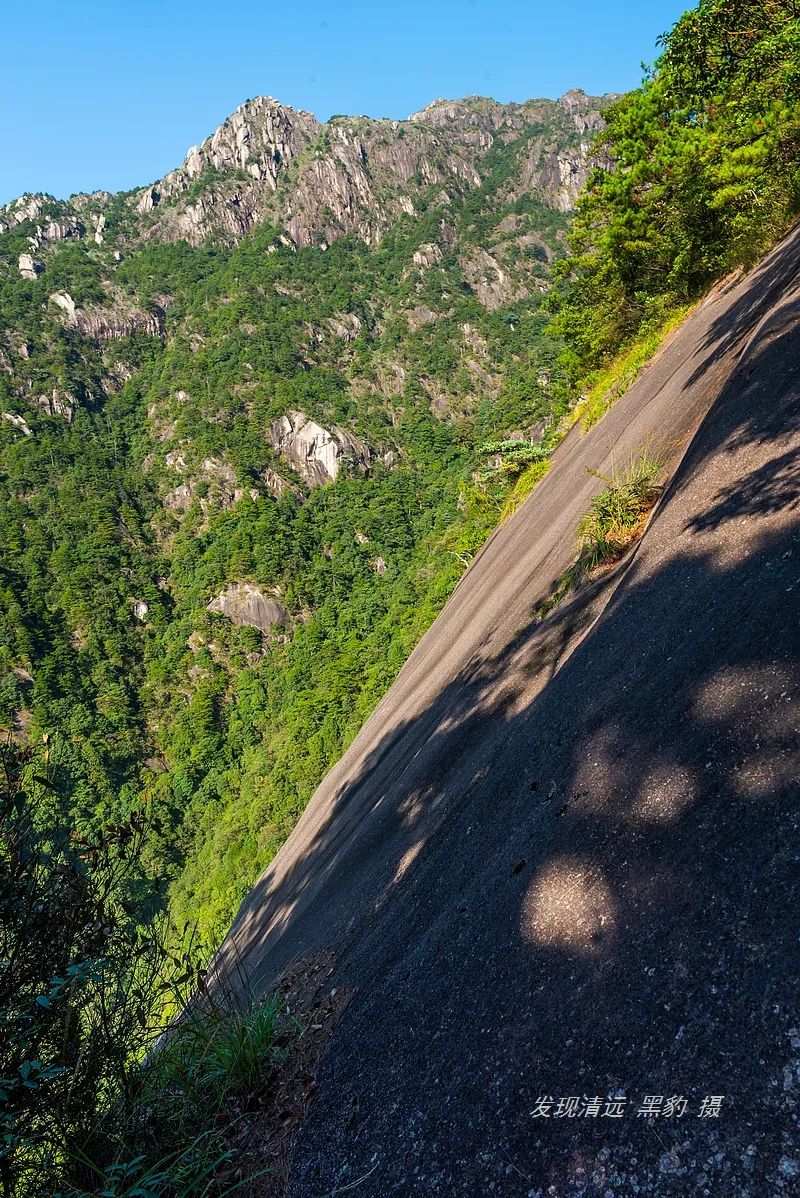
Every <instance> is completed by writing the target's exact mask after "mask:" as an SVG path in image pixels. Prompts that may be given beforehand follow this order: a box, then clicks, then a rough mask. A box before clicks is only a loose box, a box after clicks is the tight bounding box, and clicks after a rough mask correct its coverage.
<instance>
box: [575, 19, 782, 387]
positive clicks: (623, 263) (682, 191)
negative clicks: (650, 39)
mask: <svg viewBox="0 0 800 1198" xmlns="http://www.w3.org/2000/svg"><path fill="white" fill-rule="evenodd" d="M660 44H661V48H662V53H661V56H660V58H659V59H658V60H657V62H656V63H655V66H654V67H653V68H652V70H650V71H649V72H648V74H647V76H646V78H645V81H644V83H643V84H642V86H641V87H640V88H639V89H638V90H636V91H633V92H630V93H629V94H628V95H626V96H623V97H622V99H620V100H619V101H618V102H617V103H616V104H614V105H613V106H612V107H611V108H610V109H609V110H608V111H607V112H606V114H605V116H606V128H605V131H604V133H603V134H602V135H601V137H600V140H599V143H598V146H597V149H598V151H603V150H605V152H607V153H608V154H609V155H610V159H611V160H613V164H614V169H613V170H606V169H604V170H598V171H596V172H595V175H594V177H593V178H592V179H591V180H590V182H589V185H588V187H587V188H586V190H585V192H584V194H583V196H582V197H581V199H580V202H579V205H578V211H577V216H576V219H575V222H574V225H573V229H572V234H571V242H570V245H571V254H570V256H569V257H568V258H567V259H566V260H565V261H564V263H563V264H562V266H561V270H562V273H563V275H564V277H565V278H568V279H569V286H568V288H567V290H566V296H565V298H564V300H563V302H562V305H561V308H560V312H559V314H558V318H557V327H558V328H559V330H560V331H561V333H562V334H563V335H565V337H566V339H567V341H568V343H569V347H570V363H571V369H572V372H573V375H574V376H575V377H576V378H578V377H583V376H585V374H586V373H587V371H591V370H592V369H595V368H596V367H597V366H598V365H599V364H601V363H602V362H603V361H604V360H605V359H607V358H608V356H609V355H610V354H612V353H615V352H616V351H617V350H618V349H619V348H620V346H621V345H623V344H625V343H626V342H627V341H628V340H630V339H631V338H633V337H635V336H636V334H637V332H638V331H639V330H640V329H641V328H642V327H643V326H644V325H650V326H651V327H653V326H655V325H658V324H660V323H661V322H662V321H663V320H664V319H665V318H666V317H667V316H668V315H669V314H670V313H671V312H672V311H673V310H674V308H675V307H676V306H678V305H682V304H685V303H686V302H687V301H690V300H692V299H693V298H694V297H696V296H697V295H698V294H700V293H701V292H702V291H703V290H704V289H705V288H706V287H707V286H708V285H709V283H710V282H712V281H713V280H714V279H715V278H717V277H718V276H719V275H720V274H722V273H724V272H725V271H727V270H729V269H730V268H731V267H734V266H738V265H741V264H745V263H748V262H750V261H752V260H753V258H754V257H755V256H756V255H758V254H759V253H760V252H761V251H762V250H763V249H764V248H765V247H766V246H767V245H769V244H770V243H771V241H773V240H774V239H775V237H776V236H777V235H778V234H779V233H780V232H781V231H782V230H783V228H784V227H785V226H786V224H787V222H788V221H790V220H791V219H792V217H793V215H794V214H795V213H796V212H797V208H798V201H799V200H800V16H798V13H797V9H796V6H795V5H794V4H793V3H791V0H769V2H768V3H764V2H763V0H737V3H735V4H732V3H730V2H729V0H701V3H700V4H699V5H698V7H697V8H696V9H694V10H692V11H691V12H687V13H685V14H684V15H683V17H681V19H680V20H679V21H678V22H677V24H676V25H675V27H674V28H673V29H672V30H671V32H670V33H668V34H666V35H664V37H663V38H661V39H660Z"/></svg>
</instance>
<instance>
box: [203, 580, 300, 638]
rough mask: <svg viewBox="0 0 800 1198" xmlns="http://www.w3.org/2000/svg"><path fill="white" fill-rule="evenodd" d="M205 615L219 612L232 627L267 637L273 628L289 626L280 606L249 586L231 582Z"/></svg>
mask: <svg viewBox="0 0 800 1198" xmlns="http://www.w3.org/2000/svg"><path fill="white" fill-rule="evenodd" d="M207 610H208V611H214V612H220V614H221V615H223V616H227V617H228V619H229V620H230V621H231V623H233V624H238V625H240V626H247V627H249V628H259V629H260V630H261V631H262V632H263V633H269V632H271V631H272V629H274V628H275V627H279V628H287V627H288V626H289V622H290V621H289V613H288V612H287V610H286V608H285V607H284V606H283V604H282V603H278V601H277V600H276V599H275V598H273V597H271V596H269V595H265V594H264V592H263V591H261V590H259V588H258V587H256V586H253V585H252V584H251V583H249V582H231V583H228V585H227V586H226V587H225V588H224V589H223V590H222V591H220V593H219V595H217V596H215V598H213V599H212V600H211V601H210V602H209V603H208V605H207Z"/></svg>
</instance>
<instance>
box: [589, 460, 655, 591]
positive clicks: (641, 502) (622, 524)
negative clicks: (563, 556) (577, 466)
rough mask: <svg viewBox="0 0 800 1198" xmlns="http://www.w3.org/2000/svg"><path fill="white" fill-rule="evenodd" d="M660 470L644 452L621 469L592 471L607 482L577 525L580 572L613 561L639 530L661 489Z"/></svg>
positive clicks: (642, 526) (620, 554)
mask: <svg viewBox="0 0 800 1198" xmlns="http://www.w3.org/2000/svg"><path fill="white" fill-rule="evenodd" d="M593 473H594V472H593ZM660 474H661V463H660V462H659V461H658V459H657V458H655V457H651V456H650V455H647V454H645V455H644V456H643V457H641V458H639V459H638V461H635V462H632V463H631V465H630V466H629V467H628V468H627V469H626V470H624V471H622V472H619V471H616V470H614V471H612V473H611V474H610V475H603V474H596V475H595V477H597V478H600V479H602V480H603V482H605V483H607V484H608V485H607V487H606V489H605V490H604V491H601V492H600V494H599V495H596V496H595V497H594V499H593V500H592V503H591V506H590V508H589V511H588V512H587V513H586V515H585V516H584V517H583V519H582V520H581V522H580V524H579V525H578V561H579V562H582V563H583V572H584V573H590V572H591V571H592V570H596V569H597V568H598V567H599V566H604V565H608V564H609V563H611V562H614V561H616V560H617V559H618V558H619V557H621V556H622V554H623V553H624V552H625V550H626V549H627V547H628V545H630V543H631V542H632V541H634V540H636V538H637V537H638V536H639V535H640V534H641V532H642V530H643V528H644V525H645V523H646V521H647V517H648V515H649V513H650V510H651V508H652V507H653V504H654V503H655V501H656V498H657V496H658V493H659V491H660V489H661V488H660V486H659V483H658V480H659V476H660Z"/></svg>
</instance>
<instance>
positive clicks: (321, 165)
mask: <svg viewBox="0 0 800 1198" xmlns="http://www.w3.org/2000/svg"><path fill="white" fill-rule="evenodd" d="M602 103H603V101H600V100H598V99H596V98H595V97H591V96H586V95H585V94H584V93H583V92H580V91H572V92H567V93H566V95H565V96H563V97H562V98H561V99H560V100H558V101H553V100H533V101H528V102H526V103H525V104H505V105H504V104H499V103H497V102H496V101H494V100H488V99H484V98H481V97H475V96H473V97H467V98H466V99H464V100H456V101H436V102H435V103H433V104H431V105H429V106H428V107H427V108H424V109H423V110H422V111H421V112H418V113H415V114H414V115H413V116H412V117H410V118H409V120H407V121H389V120H371V119H369V118H367V117H357V118H351V117H336V118H334V119H333V120H331V121H329V122H328V124H327V125H322V124H320V123H319V121H317V119H316V118H315V117H314V116H312V115H311V114H310V113H307V112H302V111H297V110H294V109H292V108H288V107H286V106H285V105H282V104H280V103H279V102H278V101H277V100H274V99H272V98H271V97H265V96H259V97H257V98H256V99H254V100H248V101H247V103H245V104H242V105H240V107H239V108H237V109H236V111H235V112H234V113H232V114H231V116H230V117H228V119H227V120H226V121H225V122H224V123H223V124H222V125H221V126H220V127H219V129H217V130H216V132H215V133H213V134H212V136H211V137H209V138H207V139H206V140H205V141H204V142H203V143H202V144H201V145H199V146H195V147H192V149H191V150H189V152H188V154H187V157H186V160H185V162H184V163H183V166H182V167H180V168H179V169H178V170H175V171H172V172H171V173H170V174H168V175H166V176H165V177H164V178H163V179H160V180H158V181H156V182H155V183H153V184H152V185H150V186H149V187H145V188H143V189H142V190H141V191H139V192H138V193H137V194H136V196H135V197H134V199H133V200H132V204H133V206H134V207H135V209H136V211H137V212H139V213H140V214H142V215H149V216H151V223H150V225H149V227H148V232H147V236H151V237H158V238H161V239H164V238H166V239H178V238H185V239H186V240H187V241H189V242H190V243H192V244H199V243H200V242H201V241H203V240H204V238H206V237H207V236H208V235H209V234H210V233H216V234H221V235H222V236H224V237H226V238H227V239H229V240H233V241H236V240H238V239H239V238H241V237H242V236H244V234H246V233H247V232H248V231H249V230H250V229H251V228H253V226H254V225H255V224H257V223H259V222H261V221H263V220H265V219H267V218H269V219H272V220H275V221H276V223H278V224H279V225H282V226H283V228H284V229H285V231H286V235H288V238H287V239H288V240H289V242H290V244H291V243H294V244H295V245H314V244H316V245H329V244H331V242H333V241H334V240H336V239H337V238H338V237H341V236H342V235H344V234H355V235H357V236H359V237H361V238H363V239H364V240H365V241H367V242H369V243H374V242H376V241H378V240H380V238H381V237H382V236H383V234H384V233H385V232H386V230H387V229H388V228H389V227H390V226H391V224H392V223H393V222H394V221H395V220H396V219H397V218H398V217H400V216H401V215H402V214H404V213H407V214H409V215H413V214H414V213H415V212H416V206H415V198H416V197H417V196H421V195H422V194H424V193H425V192H426V191H427V189H428V188H430V187H431V186H434V187H438V188H440V193H439V200H438V202H439V203H441V204H448V203H449V202H450V195H449V192H448V189H457V190H461V189H463V187H464V186H467V187H477V186H479V185H480V183H481V171H480V161H481V158H482V156H483V155H484V154H485V153H486V152H487V151H488V150H489V149H490V148H491V146H492V145H493V143H494V141H495V140H496V139H497V138H498V137H499V138H501V139H508V138H509V137H515V136H518V135H519V133H520V132H521V131H523V130H524V129H526V128H530V127H531V126H532V125H536V124H537V123H538V124H539V125H541V127H542V129H543V130H551V132H544V131H543V133H542V135H541V136H540V137H539V138H538V139H534V141H533V143H532V146H531V154H530V161H529V163H528V164H527V167H526V178H525V179H524V180H522V181H520V186H519V188H518V192H517V193H518V194H521V193H522V191H523V190H526V189H527V190H530V189H531V188H532V187H533V188H534V189H536V190H538V191H539V193H540V195H541V198H542V199H543V200H544V201H545V202H546V203H550V204H553V205H554V206H556V207H559V208H566V207H569V206H570V205H571V203H572V201H573V200H574V195H575V192H576V189H577V187H578V186H579V184H580V183H581V182H582V181H583V179H584V178H585V177H586V175H587V174H588V170H589V169H590V167H589V165H588V159H587V155H588V146H589V141H590V139H591V137H592V135H593V133H594V132H595V130H596V129H597V128H599V127H600V125H601V123H602V116H601V106H602ZM559 131H560V132H559ZM573 143H574V148H572V147H573ZM567 144H568V145H569V147H570V148H566V149H565V145H567ZM289 164H295V169H294V173H293V175H292V177H291V181H290V182H289V183H288V190H283V191H282V190H280V189H279V187H278V184H279V182H280V181H281V179H282V178H283V177H285V170H286V167H287V166H288V165H289ZM198 183H200V184H203V186H202V187H201V189H200V191H199V194H198V189H197V184H198ZM190 188H191V189H192V191H191V193H190ZM190 195H191V199H190V198H189V196H190ZM279 240H281V239H280V238H279ZM440 253H441V251H440V248H439V246H437V245H435V244H434V243H426V244H425V245H423V246H420V247H419V248H418V249H417V250H416V251H415V255H414V262H413V265H414V266H416V267H417V268H418V269H427V268H429V267H430V266H431V265H433V264H434V263H435V261H437V260H438V256H439V255H440Z"/></svg>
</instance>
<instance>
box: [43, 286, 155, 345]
mask: <svg viewBox="0 0 800 1198" xmlns="http://www.w3.org/2000/svg"><path fill="white" fill-rule="evenodd" d="M162 298H164V297H162ZM50 300H51V301H52V303H54V304H55V305H56V307H58V308H60V309H61V311H62V312H63V313H64V314H65V315H64V319H65V320H66V323H67V324H69V325H70V326H71V327H72V328H75V329H77V330H78V332H80V333H83V334H84V336H85V337H91V338H93V339H94V340H95V341H113V340H119V339H120V338H122V337H135V336H136V335H137V334H139V333H143V334H145V335H147V336H150V337H159V336H160V335H161V334H162V333H163V331H164V312H163V309H161V308H155V309H154V310H153V311H150V312H145V311H143V310H142V309H141V308H137V307H136V306H135V305H134V304H132V303H131V302H130V301H129V300H126V299H123V298H122V297H119V296H117V297H114V299H113V300H112V302H111V303H110V304H108V305H93V306H91V307H89V308H78V307H77V305H76V304H75V301H74V299H73V298H72V296H71V295H70V294H69V292H67V291H56V292H54V293H53V294H52V295H51V296H50Z"/></svg>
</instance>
